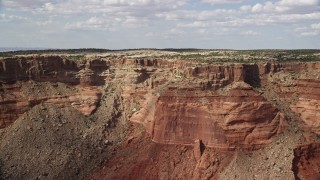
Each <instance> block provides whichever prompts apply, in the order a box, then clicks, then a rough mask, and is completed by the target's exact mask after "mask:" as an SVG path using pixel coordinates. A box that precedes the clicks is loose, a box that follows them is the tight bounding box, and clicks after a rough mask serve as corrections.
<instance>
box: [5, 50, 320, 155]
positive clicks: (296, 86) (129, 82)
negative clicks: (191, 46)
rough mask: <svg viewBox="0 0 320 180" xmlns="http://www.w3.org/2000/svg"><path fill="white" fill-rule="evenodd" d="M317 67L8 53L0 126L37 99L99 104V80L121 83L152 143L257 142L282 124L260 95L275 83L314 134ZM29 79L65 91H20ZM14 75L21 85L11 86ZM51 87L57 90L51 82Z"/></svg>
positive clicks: (83, 108) (83, 106)
mask: <svg viewBox="0 0 320 180" xmlns="http://www.w3.org/2000/svg"><path fill="white" fill-rule="evenodd" d="M319 66H320V65H319V63H261V64H231V63H230V64H201V65H199V64H197V63H196V62H190V61H183V60H164V59H125V58H124V59H119V60H104V59H99V58H96V59H91V60H78V61H76V60H70V59H68V58H66V57H60V56H30V57H15V58H7V59H3V60H1V61H0V83H1V84H0V87H1V91H0V93H1V96H0V97H1V99H0V112H1V114H0V127H1V128H3V127H6V126H8V125H9V124H11V123H12V122H13V121H14V120H15V119H16V118H17V117H19V116H20V115H21V114H23V113H24V112H26V111H28V110H29V109H30V108H32V107H33V106H35V105H37V104H39V103H47V104H50V103H51V104H56V105H60V106H72V107H74V108H75V109H77V110H79V111H80V112H82V113H83V114H85V115H90V114H91V113H92V112H94V111H95V109H96V108H97V107H98V106H99V103H100V99H101V98H100V97H101V94H102V92H100V91H101V90H100V89H101V88H100V87H99V86H106V87H108V85H109V84H110V85H111V84H112V83H117V84H119V83H120V84H121V87H122V94H121V96H122V98H123V105H124V111H125V112H124V113H125V114H126V115H127V118H128V119H130V120H131V121H134V122H138V123H141V124H143V125H144V126H145V127H146V129H147V132H149V133H150V134H151V137H152V140H153V141H155V142H159V143H165V144H184V145H191V144H194V142H195V140H197V139H199V140H201V142H203V144H204V145H205V146H208V147H214V148H220V149H236V148H245V149H258V148H260V147H263V146H265V145H267V144H269V143H270V142H271V141H272V138H273V137H274V136H275V135H277V134H279V133H280V132H282V130H283V129H284V127H286V126H287V125H286V121H285V117H284V115H283V114H282V113H281V112H279V110H278V109H277V108H276V107H275V106H274V105H273V103H272V102H269V101H268V100H266V99H265V98H264V97H263V96H262V95H261V92H262V91H263V88H264V86H265V84H273V85H274V87H275V91H276V93H277V94H278V95H279V97H282V98H287V99H290V98H292V99H295V100H296V101H294V102H292V103H291V104H290V107H291V109H292V110H294V111H295V112H297V113H300V114H301V119H302V120H303V122H304V123H305V124H306V125H308V126H310V127H312V128H313V131H315V132H318V133H319V131H320V130H319V129H320V125H319V122H318V119H319V92H320V91H319V78H318V76H310V75H306V76H305V77H304V76H303V73H305V72H307V71H308V72H309V71H310V72H312V71H316V70H317V69H318V68H319ZM278 74H280V75H281V74H287V75H288V77H295V78H296V79H293V80H292V81H288V82H286V83H284V82H282V80H281V78H280V80H278V79H276V78H275V77H277V76H278ZM280 75H279V77H280ZM310 77H312V78H310ZM285 78H287V77H285ZM29 81H35V82H39V83H53V84H55V83H62V84H66V85H67V87H64V89H65V90H67V89H69V90H70V92H68V93H65V92H62V93H59V92H58V93H56V94H50V93H47V94H46V93H44V94H41V93H39V94H36V95H30V94H28V93H26V92H25V91H24V90H23V87H24V86H25V85H26V84H23V83H27V82H29ZM17 82H21V83H22V85H20V86H18V85H17V86H16V85H15V83H17ZM110 87H111V86H110ZM257 88H258V90H257ZM53 89H54V92H55V91H56V89H57V88H55V87H54V88H53ZM31 91H32V92H37V90H36V89H32V90H31ZM47 91H48V92H50V91H49V90H47V89H46V90H43V91H42V90H41V92H47ZM110 91H112V87H111V88H110Z"/></svg>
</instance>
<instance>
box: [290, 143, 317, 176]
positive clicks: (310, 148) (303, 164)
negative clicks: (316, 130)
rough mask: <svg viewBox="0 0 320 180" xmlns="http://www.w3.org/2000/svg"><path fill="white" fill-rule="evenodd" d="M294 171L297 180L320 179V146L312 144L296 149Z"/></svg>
mask: <svg viewBox="0 0 320 180" xmlns="http://www.w3.org/2000/svg"><path fill="white" fill-rule="evenodd" d="M292 170H293V172H294V174H295V178H296V179H301V180H318V179H320V144H319V143H312V144H306V145H301V146H299V147H297V148H295V149H294V159H293V163H292Z"/></svg>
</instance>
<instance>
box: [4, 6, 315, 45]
mask: <svg viewBox="0 0 320 180" xmlns="http://www.w3.org/2000/svg"><path fill="white" fill-rule="evenodd" d="M0 47H43V48H108V49H122V48H214V49H216V48H219V49H220V48H228V49H261V48H271V49H292V48H318V49H319V48H320V0H269V1H268V0H267V1H261V0H256V1H253V0H0Z"/></svg>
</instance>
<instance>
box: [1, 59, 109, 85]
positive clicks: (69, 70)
mask: <svg viewBox="0 0 320 180" xmlns="http://www.w3.org/2000/svg"><path fill="white" fill-rule="evenodd" d="M107 69H108V65H107V62H106V61H101V60H92V61H80V60H79V61H76V60H69V59H68V58H63V57H61V56H30V57H16V58H6V59H3V60H1V61H0V83H14V82H16V81H19V80H35V81H42V82H48V81H49V82H62V83H68V84H73V85H77V84H80V83H81V84H83V85H96V84H97V83H98V82H99V83H101V79H103V77H101V78H99V76H100V75H101V74H99V73H101V72H102V71H104V70H107Z"/></svg>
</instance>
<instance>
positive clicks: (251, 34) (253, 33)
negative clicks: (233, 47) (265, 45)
mask: <svg viewBox="0 0 320 180" xmlns="http://www.w3.org/2000/svg"><path fill="white" fill-rule="evenodd" d="M240 34H241V35H245V36H258V35H260V33H258V32H255V31H252V30H249V31H243V32H241V33H240Z"/></svg>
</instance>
